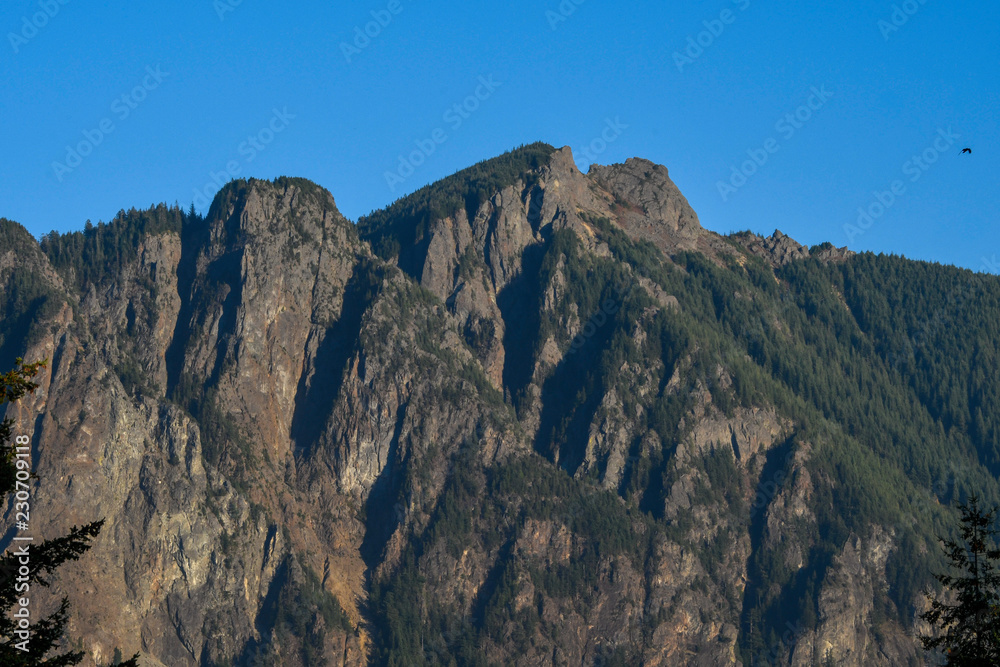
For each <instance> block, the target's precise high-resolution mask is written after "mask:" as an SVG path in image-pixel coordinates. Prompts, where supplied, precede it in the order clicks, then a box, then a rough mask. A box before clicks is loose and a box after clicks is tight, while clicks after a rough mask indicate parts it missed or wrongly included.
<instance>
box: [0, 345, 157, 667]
mask: <svg viewBox="0 0 1000 667" xmlns="http://www.w3.org/2000/svg"><path fill="white" fill-rule="evenodd" d="M44 366H45V362H44V361H40V362H35V363H33V364H27V365H24V364H23V363H22V360H21V359H18V360H17V361H16V362H15V365H14V369H13V370H11V371H9V372H8V373H6V374H4V375H0V406H3V405H4V404H9V403H14V402H16V401H18V400H20V399H21V398H23V397H24V395H25V394H28V393H33V392H34V391H35V389H37V388H38V385H37V384H36V383H34V382H33V381H32V378H34V377H35V375H37V374H38V370H39V368H42V367H44ZM12 426H13V421H12V420H11V419H4V420H3V422H2V423H0V498H2V499H4V501H6V498H7V496H8V495H9V494H10V493H11V492H13V491H15V489H16V487H17V482H18V472H21V473H25V472H26V468H25V467H24V466H22V465H21V463H23V462H25V459H23V458H22V459H18V458H17V456H16V453H17V450H16V447H15V445H14V444H11V437H12ZM14 442H15V444H17V441H16V440H15V441H14ZM29 476H32V477H33V475H29ZM21 477H22V479H24V474H22V475H21ZM103 525H104V520H103V519H102V520H100V521H95V522H93V523H90V524H87V525H86V526H82V527H79V528H78V527H76V526H74V527H73V528H72V530H70V532H69V534H68V535H65V536H63V537H58V538H55V539H51V540H46V541H45V542H42V543H41V544H39V545H34V544H30V543H29V546H28V548H27V553H28V555H27V557H23V556H22V554H20V553H19V552H18V549H14V550H12V551H8V553H5V554H3V556H0V667H35V666H38V667H62V666H63V665H76V664H79V663H80V661H81V660H83V656H84V654H83V652H82V651H67V652H64V653H58V650H57V649H56V645H57V644H58V643H59V642H60V641H61V640H62V639H63V635H64V633H65V629H66V623H67V621H68V616H69V601H68V600H67V599H66V598H63V599H62V602H61V603H60V605H59V609H57V610H56V611H55V612H53V613H52V614H50V615H49V616H47V617H45V618H41V619H39V620H36V621H34V622H33V623H30V624H28V627H27V628H25V627H23V626H22V625H21V624H20V621H21V620H22V619H19V618H12V616H11V614H12V611H13V610H14V607H15V605H18V604H19V602H18V601H19V599H20V598H21V597H22V596H27V595H30V591H31V590H32V589H33V588H35V587H37V586H48V585H49V582H48V580H47V579H46V577H48V576H49V575H51V574H52V572H53V571H55V570H56V568H58V567H59V566H60V565H62V564H63V563H65V562H66V561H69V560H77V559H78V558H79V557H80V555H81V554H83V553H85V552H86V551H87V550H88V549H90V547H91V544H90V541H91V540H92V539H94V538H95V537H97V535H98V533H100V532H101V527H102V526H103ZM24 561H27V562H26V563H25V562H24ZM28 599H29V600H30V597H29V598H28ZM25 623H27V620H25ZM19 632H21V633H24V632H28V633H30V634H19ZM26 638H27V640H28V641H27V642H26V643H23V642H25V639H26ZM18 644H21V647H19V646H18ZM24 649H26V650H24ZM53 651H56V655H53V656H51V657H49V658H46V657H45V656H47V655H48V654H49V653H52V652H53ZM116 655H117V656H120V655H121V654H120V653H117V654H116ZM138 661H139V654H138V653H137V654H135V655H134V656H133V657H132V658H130V659H129V660H127V661H125V662H121V661H120V660H119V661H118V662H115V663H114V664H118V665H122V667H138V664H139V662H138Z"/></svg>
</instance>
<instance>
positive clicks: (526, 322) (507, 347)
mask: <svg viewBox="0 0 1000 667" xmlns="http://www.w3.org/2000/svg"><path fill="white" fill-rule="evenodd" d="M547 248H548V244H547V243H540V244H536V245H531V246H528V247H527V248H525V249H524V252H523V253H522V255H521V273H520V274H519V275H518V276H517V277H516V278H514V279H513V280H512V281H511V282H510V283H508V284H507V286H506V287H504V288H503V289H502V290H500V292H499V293H498V294H497V306H498V307H499V308H500V315H501V317H502V318H503V321H504V336H503V347H504V363H503V385H504V390H505V393H507V399H508V400H510V401H511V402H512V403H513V404H514V407H515V409H519V408H520V407H521V403H522V400H523V397H522V394H523V392H524V389H525V387H527V386H528V383H529V382H530V381H531V374H532V370H533V368H534V364H535V341H536V339H537V338H538V331H539V327H540V325H541V323H540V320H539V317H538V311H539V308H540V307H541V300H542V294H541V292H540V290H539V288H538V281H539V271H540V269H541V266H542V259H543V258H544V257H545V252H546V250H547Z"/></svg>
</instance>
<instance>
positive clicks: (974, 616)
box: [920, 495, 1000, 667]
mask: <svg viewBox="0 0 1000 667" xmlns="http://www.w3.org/2000/svg"><path fill="white" fill-rule="evenodd" d="M959 509H960V510H961V512H962V539H961V542H955V541H952V540H945V539H944V538H941V542H942V545H943V548H944V551H945V554H946V555H947V557H948V560H949V561H951V565H952V567H953V568H955V569H957V570H960V571H961V572H962V574H960V575H959V576H951V575H948V574H936V575H934V578H935V579H937V580H938V581H939V582H940V583H941V585H942V586H943V587H944V589H945V590H946V591H952V592H953V593H954V597H955V604H948V603H946V602H942V601H941V600H939V599H936V598H935V597H933V596H932V595H930V594H929V593H928V594H927V597H928V600H929V601H930V604H931V608H930V609H929V610H928V611H926V612H924V613H923V614H921V615H920V617H921V618H922V619H924V620H925V621H927V622H928V623H930V624H931V625H932V626H935V627H937V628H939V629H940V630H941V632H940V633H939V634H938V635H937V636H927V637H921V638H920V639H921V641H922V642H923V645H924V649H926V650H928V651H931V650H942V651H943V652H944V654H945V656H946V657H947V660H948V662H947V664H948V665H963V666H964V665H967V666H970V667H971V666H979V665H983V666H985V665H996V664H1000V613H998V612H1000V592H998V588H1000V575H998V574H997V570H996V564H995V561H996V560H997V559H1000V549H996V548H995V541H994V537H995V535H996V534H997V530H996V529H995V528H994V527H993V524H994V521H995V519H996V511H997V508H996V507H993V508H991V509H989V510H984V509H983V508H981V507H980V506H979V498H978V497H977V496H975V495H973V496H972V497H971V498H970V499H969V502H968V504H965V505H959Z"/></svg>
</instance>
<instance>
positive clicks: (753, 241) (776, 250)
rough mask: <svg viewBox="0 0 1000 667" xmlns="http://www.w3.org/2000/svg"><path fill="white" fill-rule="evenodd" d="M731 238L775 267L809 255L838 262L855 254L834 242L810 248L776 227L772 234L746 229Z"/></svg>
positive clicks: (820, 259)
mask: <svg viewBox="0 0 1000 667" xmlns="http://www.w3.org/2000/svg"><path fill="white" fill-rule="evenodd" d="M729 238H730V239H732V240H734V241H735V242H736V243H738V244H739V245H740V246H742V247H743V248H745V249H746V250H747V251H748V252H750V253H751V254H753V255H756V256H758V257H760V258H761V259H763V260H765V261H766V262H768V263H769V264H771V266H773V267H775V268H777V267H779V266H784V265H785V264H788V263H789V262H792V261H794V260H798V259H806V258H807V257H815V258H816V259H818V260H819V261H821V262H837V261H843V260H845V259H847V258H848V257H850V256H851V255H853V254H854V253H853V252H851V251H850V250H848V249H847V248H846V247H844V248H837V247H835V246H834V245H833V244H832V243H823V244H821V245H817V246H813V247H812V248H809V247H808V246H805V245H803V244H801V243H799V242H798V241H796V240H795V239H793V238H792V237H790V236H788V235H786V234H784V233H782V232H781V231H780V230H778V229H775V230H774V232H773V233H772V234H771V235H770V236H763V235H760V234H755V233H754V232H751V231H749V230H746V231H742V232H736V233H735V234H730V235H729Z"/></svg>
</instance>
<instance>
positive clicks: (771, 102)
mask: <svg viewBox="0 0 1000 667" xmlns="http://www.w3.org/2000/svg"><path fill="white" fill-rule="evenodd" d="M379 21H380V22H381V23H379ZM366 29H367V31H368V33H370V34H371V35H374V36H368V35H365V34H364V33H365V31H366ZM359 35H363V37H359ZM0 37H2V40H0V119H2V125H0V156H2V157H0V216H4V217H8V218H11V219H14V220H17V221H18V222H21V223H22V224H24V225H25V226H26V227H27V228H28V229H29V230H31V231H32V233H34V234H36V235H40V234H42V233H45V232H47V231H49V230H52V229H55V230H59V231H68V230H74V229H80V228H82V226H83V224H84V222H85V221H86V220H87V219H91V220H93V221H94V222H95V223H96V222H97V221H98V220H108V219H110V218H112V217H113V216H114V214H115V213H116V212H117V211H118V210H119V209H121V208H129V207H133V206H134V207H137V208H139V207H146V206H149V205H150V204H153V203H156V202H161V201H163V202H167V203H173V202H175V201H176V202H179V203H180V204H181V205H182V206H184V207H186V206H188V205H189V204H190V203H191V202H192V201H196V202H197V203H198V207H199V208H200V209H202V210H204V209H205V208H206V206H205V203H204V201H203V199H202V197H199V193H204V194H206V195H209V196H210V195H211V194H212V193H213V192H214V191H215V190H217V189H218V183H219V182H223V181H225V180H226V179H228V178H229V176H230V175H231V174H232V173H235V174H237V175H238V176H240V177H243V176H255V177H259V178H273V177H275V176H280V175H288V176H302V177H306V178H309V179H312V180H314V181H316V182H317V183H319V184H320V185H322V186H324V187H326V188H328V189H329V190H330V191H331V192H332V193H333V194H334V197H335V198H336V200H337V203H338V205H339V206H340V208H341V210H342V211H343V212H344V214H345V215H347V216H348V217H350V218H351V219H357V217H358V216H360V215H363V214H364V213H367V212H369V211H371V210H372V209H376V208H381V207H383V206H385V205H387V204H389V203H390V202H392V201H393V200H394V199H396V198H398V197H400V196H402V195H404V194H406V193H408V192H411V191H413V190H415V189H417V188H419V187H421V186H422V185H425V184H427V183H429V182H432V181H434V180H437V179H439V178H442V177H444V176H447V175H448V174H451V173H453V172H454V171H456V170H458V169H460V168H462V167H465V166H468V165H470V164H472V163H474V162H477V161H479V160H481V159H484V158H487V157H491V156H494V155H497V154H499V153H502V152H504V151H505V150H508V149H510V148H512V147H514V146H516V145H518V144H522V143H530V142H533V141H538V140H541V141H546V142H548V143H551V144H553V145H555V146H563V145H570V146H571V147H573V149H574V153H575V154H576V156H577V160H578V162H579V163H580V167H581V168H582V169H584V170H586V167H587V164H586V163H587V161H588V160H589V159H593V160H595V161H597V162H599V163H602V164H607V163H612V162H620V161H623V160H624V159H626V158H628V157H631V156H641V157H646V158H649V159H651V160H653V161H655V162H659V163H661V164H664V165H666V166H667V167H668V168H669V170H670V173H671V176H672V178H673V179H674V180H675V182H676V183H677V184H678V185H679V186H680V188H681V189H682V191H683V192H684V193H685V195H686V196H687V197H688V199H689V200H690V201H691V203H692V205H693V206H694V208H695V210H696V211H697V212H698V214H699V217H700V218H701V221H702V224H703V225H704V226H705V227H707V228H709V229H713V230H716V231H720V232H728V231H735V230H741V229H751V230H753V231H756V232H759V233H766V234H770V233H771V232H772V231H773V230H774V229H775V228H778V229H781V230H782V231H783V232H785V233H786V234H789V235H791V236H792V237H794V238H796V239H798V240H799V241H801V242H803V243H807V244H815V243H820V242H822V241H831V242H832V243H834V244H835V245H837V246H842V245H848V246H849V247H851V248H852V249H855V250H874V251H878V252H894V253H897V254H903V255H906V256H907V257H912V258H916V259H927V260H934V261H939V262H942V263H949V264H958V265H961V266H966V267H969V268H973V269H978V270H981V269H984V268H989V265H988V264H987V263H984V260H986V262H992V261H993V260H994V258H1000V231H998V222H1000V201H998V192H1000V187H998V186H1000V128H998V126H997V116H998V113H1000V19H998V17H997V14H996V6H995V4H994V3H986V2H944V1H943V0H924V1H923V2H920V0H907V1H906V2H899V1H897V0H866V1H865V2H860V1H848V2H839V3H803V2H793V1H791V0H771V1H770V2H764V1H763V0H699V1H691V0H688V1H686V2H673V3H671V2H667V3H664V2H633V3H611V2H607V0H583V1H582V2H581V1H580V0H563V2H562V3H560V2H559V1H558V0H550V1H547V2H546V1H541V2H526V1H521V0H512V1H509V2H505V3H488V4H487V3H457V2H433V1H431V0H371V1H365V2H354V3H329V2H312V1H306V2H298V3H287V4H286V3H262V2H259V1H255V0H242V1H239V0H215V1H213V0H198V1H184V2H175V3H169V4H168V3H158V4H154V5H151V6H147V5H145V4H140V3H135V2H124V1H119V0H109V1H107V2H103V3H100V5H99V6H95V3H85V2H83V1H82V0H62V2H60V0H41V1H40V0H33V1H30V2H29V1H24V0H6V1H5V2H4V3H3V4H2V9H0ZM345 45H346V46H345ZM484 82H486V83H484ZM477 95H478V97H477ZM456 104H457V105H459V108H458V109H457V110H456V109H455V105H456ZM609 123H610V124H614V125H616V126H617V128H618V129H617V130H615V131H614V132H611V131H608V132H605V129H606V128H607V127H608V124H609ZM602 133H603V134H604V135H605V136H606V137H613V140H612V141H610V142H608V143H606V144H605V143H603V142H604V140H603V139H601V137H602ZM966 146H969V147H971V148H972V149H973V153H972V154H971V155H962V154H960V151H961V149H962V148H964V147H966ZM414 151H417V153H416V154H414ZM83 153H86V154H85V155H84V154H83ZM588 153H589V157H588ZM400 156H403V159H404V161H405V162H406V163H407V164H406V165H405V166H401V164H400V159H401V158H400ZM410 167H412V173H410V169H409V168H410ZM734 170H735V171H734ZM387 173H394V174H395V175H396V177H397V178H392V179H387V176H386V174H387ZM404 176H405V177H404ZM389 181H392V183H391V184H390V182H389ZM203 197H204V195H203ZM205 200H206V201H207V198H205ZM859 209H860V212H859ZM862 213H865V214H866V215H865V216H862ZM993 270H996V269H993Z"/></svg>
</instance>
